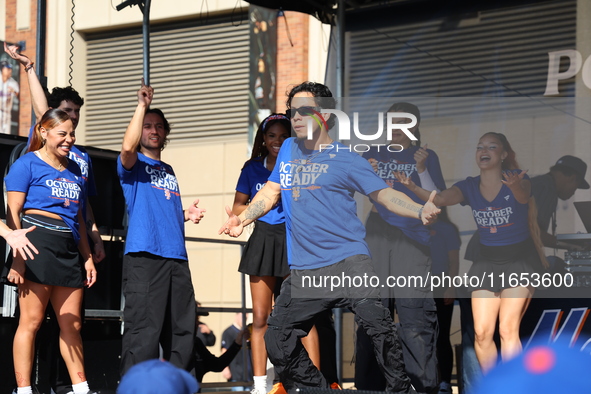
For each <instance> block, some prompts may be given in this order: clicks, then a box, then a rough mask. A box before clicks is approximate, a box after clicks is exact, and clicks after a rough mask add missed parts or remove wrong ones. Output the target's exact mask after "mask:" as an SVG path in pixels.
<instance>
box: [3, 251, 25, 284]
mask: <svg viewBox="0 0 591 394" xmlns="http://www.w3.org/2000/svg"><path fill="white" fill-rule="evenodd" d="M25 268H26V267H25V260H23V259H22V258H21V257H20V256H15V257H14V258H13V259H12V266H11V267H10V271H8V275H7V276H6V279H8V281H9V282H10V283H14V284H15V285H20V284H23V283H25Z"/></svg>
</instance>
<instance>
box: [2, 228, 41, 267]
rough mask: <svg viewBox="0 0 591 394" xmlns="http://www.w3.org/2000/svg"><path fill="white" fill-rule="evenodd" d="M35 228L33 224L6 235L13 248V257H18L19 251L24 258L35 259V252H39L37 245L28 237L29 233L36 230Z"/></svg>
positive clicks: (7, 241)
mask: <svg viewBox="0 0 591 394" xmlns="http://www.w3.org/2000/svg"><path fill="white" fill-rule="evenodd" d="M35 228H36V227H35V226H32V227H29V228H25V229H18V230H14V231H11V232H9V233H8V234H7V235H6V238H5V239H6V243H7V244H8V245H10V247H11V248H12V256H13V257H16V255H17V253H19V254H20V255H21V257H22V258H23V260H27V258H30V259H31V260H33V259H35V256H33V252H35V253H36V254H39V251H38V250H37V248H35V246H34V245H33V244H32V243H31V241H29V239H28V238H27V233H29V232H31V231H33V230H35ZM27 256H28V257H27Z"/></svg>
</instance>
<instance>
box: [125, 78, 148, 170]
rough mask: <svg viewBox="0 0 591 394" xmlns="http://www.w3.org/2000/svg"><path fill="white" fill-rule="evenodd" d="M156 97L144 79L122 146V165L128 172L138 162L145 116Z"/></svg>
mask: <svg viewBox="0 0 591 394" xmlns="http://www.w3.org/2000/svg"><path fill="white" fill-rule="evenodd" d="M153 96H154V89H153V88H152V87H151V86H146V85H144V79H143V78H142V87H141V88H140V90H138V92H137V107H136V109H135V112H134V114H133V118H131V122H129V126H127V130H126V131H125V135H124V136H123V144H122V145H121V164H123V167H124V168H125V169H127V170H130V169H131V168H132V167H133V166H134V165H135V162H136V161H137V152H138V145H139V143H140V140H141V138H142V128H143V125H144V116H145V115H146V111H147V110H148V107H150V104H151V103H152V97H153Z"/></svg>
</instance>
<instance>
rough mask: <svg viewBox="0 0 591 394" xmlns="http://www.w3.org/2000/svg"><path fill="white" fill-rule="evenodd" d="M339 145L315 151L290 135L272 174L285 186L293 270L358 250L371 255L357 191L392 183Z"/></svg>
mask: <svg viewBox="0 0 591 394" xmlns="http://www.w3.org/2000/svg"><path fill="white" fill-rule="evenodd" d="M333 145H334V148H332V149H325V150H322V151H311V150H308V149H306V148H305V147H304V144H303V141H297V140H296V139H295V138H289V139H287V140H286V141H285V142H284V143H283V145H282V146H281V150H280V151H279V156H278V158H277V163H276V164H275V168H274V170H273V173H272V174H271V176H270V177H269V181H271V182H275V183H278V184H279V185H280V186H281V198H282V201H283V209H284V210H285V222H286V229H287V251H288V262H289V265H290V267H291V268H293V269H314V268H320V267H325V266H329V265H332V264H334V263H337V262H339V261H341V260H343V259H345V258H347V257H350V256H353V255H356V254H366V255H369V250H368V248H367V244H366V243H365V241H364V238H365V228H364V226H363V224H362V223H361V221H360V220H359V218H358V217H357V204H356V202H355V199H354V198H353V195H354V193H355V192H359V193H362V194H364V195H368V194H370V193H372V192H374V191H376V190H381V189H384V188H386V187H387V185H386V184H385V183H384V181H382V180H381V179H380V178H379V177H377V176H376V174H375V173H374V171H373V169H372V168H371V165H369V163H368V162H367V160H364V159H363V158H362V157H361V156H359V155H358V154H356V153H352V152H349V151H348V148H347V147H346V146H344V145H342V144H340V143H336V142H334V143H333ZM337 147H338V149H337Z"/></svg>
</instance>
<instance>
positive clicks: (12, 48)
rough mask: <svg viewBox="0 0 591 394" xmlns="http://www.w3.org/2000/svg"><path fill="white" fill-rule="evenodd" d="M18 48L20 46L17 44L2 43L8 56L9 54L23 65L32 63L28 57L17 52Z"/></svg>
mask: <svg viewBox="0 0 591 394" xmlns="http://www.w3.org/2000/svg"><path fill="white" fill-rule="evenodd" d="M19 49H20V47H19V46H18V45H7V44H6V43H4V52H6V53H7V54H8V56H10V57H11V58H13V59H14V60H16V61H17V62H19V63H20V64H22V65H23V66H25V67H27V66H28V65H30V64H31V63H33V62H32V61H31V59H29V58H28V57H26V56H25V55H23V54H22V53H19Z"/></svg>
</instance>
